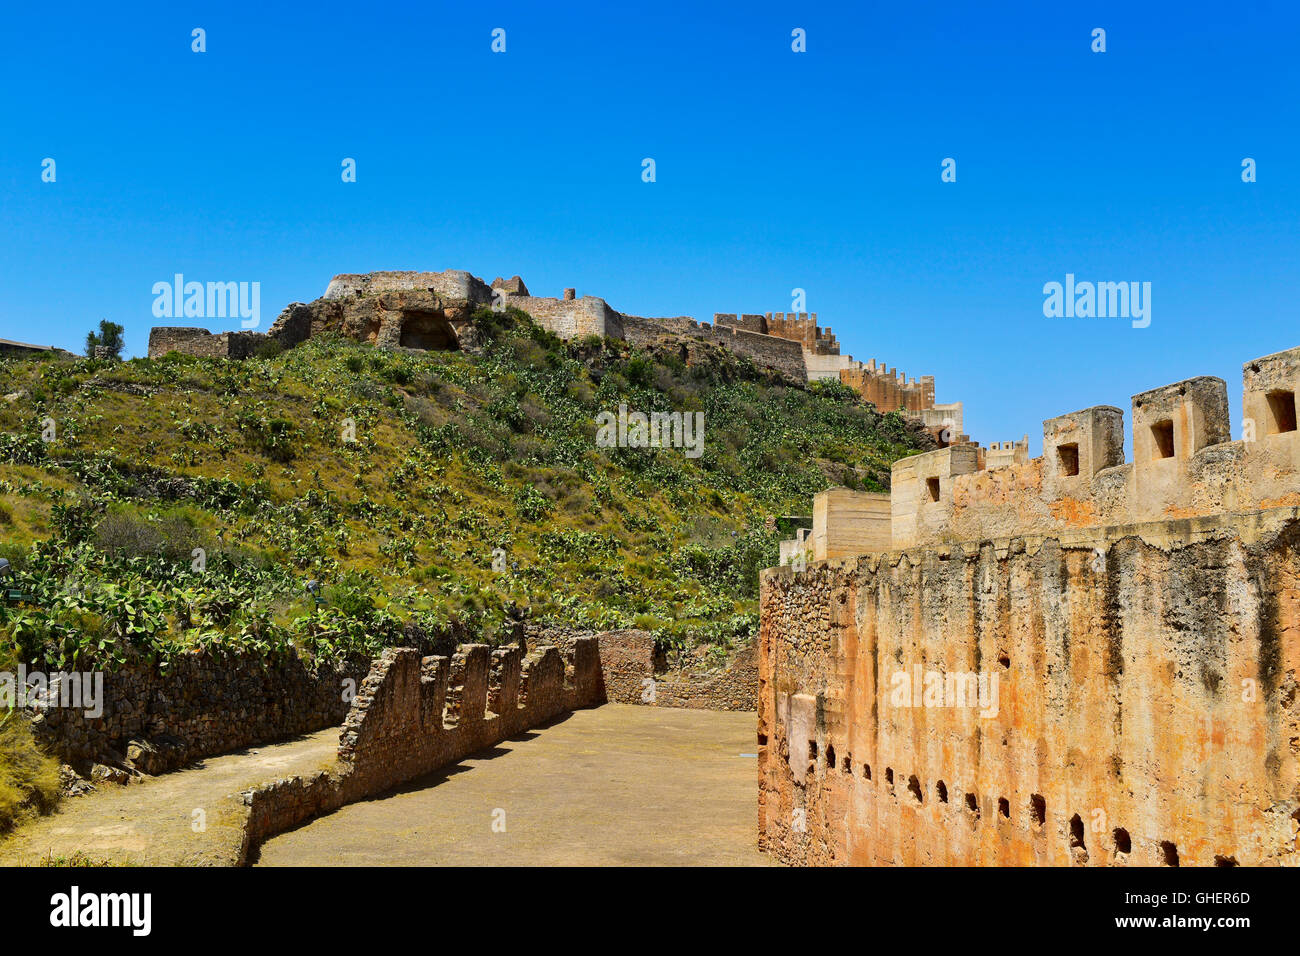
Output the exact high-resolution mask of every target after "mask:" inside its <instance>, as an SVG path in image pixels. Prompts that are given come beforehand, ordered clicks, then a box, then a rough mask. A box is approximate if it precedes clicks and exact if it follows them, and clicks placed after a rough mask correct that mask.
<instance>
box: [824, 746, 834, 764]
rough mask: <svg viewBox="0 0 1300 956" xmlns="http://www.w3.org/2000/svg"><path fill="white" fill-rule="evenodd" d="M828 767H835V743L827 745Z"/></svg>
mask: <svg viewBox="0 0 1300 956" xmlns="http://www.w3.org/2000/svg"><path fill="white" fill-rule="evenodd" d="M826 769H827V770H834V769H835V745H834V744H827V745H826Z"/></svg>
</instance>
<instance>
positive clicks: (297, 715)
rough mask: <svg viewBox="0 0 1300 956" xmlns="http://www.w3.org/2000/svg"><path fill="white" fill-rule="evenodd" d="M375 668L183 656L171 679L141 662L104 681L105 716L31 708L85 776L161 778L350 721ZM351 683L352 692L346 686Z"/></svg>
mask: <svg viewBox="0 0 1300 956" xmlns="http://www.w3.org/2000/svg"><path fill="white" fill-rule="evenodd" d="M368 666H369V662H368V661H353V662H350V663H348V664H342V665H339V666H337V667H330V668H324V667H322V668H319V669H316V670H313V669H311V668H309V667H308V666H307V664H306V663H305V662H303V661H302V660H300V659H299V658H298V657H297V656H291V657H289V658H287V659H285V660H283V661H279V662H275V663H267V662H266V661H264V660H262V659H260V658H253V657H245V656H240V657H232V656H221V657H214V656H213V655H211V654H209V653H207V652H196V653H189V654H181V655H179V656H177V657H175V658H173V659H172V660H171V662H170V663H169V664H168V666H167V668H166V669H165V670H164V669H162V668H160V667H159V666H158V665H157V664H155V663H149V662H138V663H132V664H128V665H126V666H124V667H121V668H119V669H117V670H114V671H109V672H105V673H103V675H102V677H103V701H102V708H103V713H102V714H101V715H100V716H98V717H90V716H87V713H86V710H85V709H83V708H73V707H51V706H46V705H44V704H42V703H38V704H34V705H29V706H28V707H27V712H28V713H29V714H30V715H31V720H32V727H33V730H34V731H35V732H36V735H37V738H38V739H39V740H40V741H41V742H42V743H43V744H44V746H45V747H46V749H47V750H49V751H50V752H51V753H53V754H54V755H56V756H57V757H58V758H59V759H60V760H62V761H63V762H64V763H67V764H71V765H72V766H73V767H75V768H77V769H78V770H79V771H83V770H89V767H90V765H93V764H95V763H102V764H107V765H110V766H116V767H123V768H126V769H130V770H137V771H140V772H142V773H148V774H157V773H163V772H165V771H168V770H174V769H176V768H177V767H181V766H184V765H185V764H187V763H190V762H192V761H194V760H198V759H199V758H202V757H210V756H213V755H215V754H221V753H228V752H229V751H232V750H238V749H240V748H241V747H248V746H253V745H256V744H262V743H268V742H270V741H273V740H280V739H283V738H285V737H291V736H294V735H295V734H304V733H311V732H313V731H317V730H320V729H322V728H324V727H329V726H331V725H336V724H339V723H341V722H342V721H343V718H344V717H345V716H346V715H347V713H348V699H347V695H345V693H344V691H345V689H346V688H348V687H355V686H356V684H357V683H359V682H360V680H361V679H362V678H363V677H364V676H365V674H366V670H367V668H368ZM348 680H351V682H352V683H351V684H350V685H349V684H345V682H346V681H348Z"/></svg>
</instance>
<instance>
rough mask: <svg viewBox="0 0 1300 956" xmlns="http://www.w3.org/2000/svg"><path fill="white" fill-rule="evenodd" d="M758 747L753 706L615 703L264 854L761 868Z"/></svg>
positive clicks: (298, 861)
mask: <svg viewBox="0 0 1300 956" xmlns="http://www.w3.org/2000/svg"><path fill="white" fill-rule="evenodd" d="M754 749H755V742H754V715H753V714H744V713H719V712H716V711H702V710H671V709H667V708H650V707H634V706H630V705H626V704H606V705H605V706H603V707H598V708H595V709H592V710H581V711H577V712H575V713H573V714H571V715H569V716H568V717H566V718H564V719H562V720H560V721H558V722H556V723H554V724H552V725H550V726H548V727H543V728H539V729H536V730H533V731H530V732H529V733H527V734H525V735H523V736H521V737H519V738H516V739H514V740H509V741H504V742H502V743H501V744H499V745H497V746H496V747H495V748H493V749H492V750H489V751H486V752H484V753H482V754H478V755H475V756H474V757H470V758H468V759H466V760H463V761H461V762H460V763H459V764H455V765H453V766H451V767H447V768H444V769H443V770H442V771H440V772H438V773H436V774H433V775H431V776H429V777H426V778H424V779H421V780H418V781H415V782H413V783H411V784H409V785H407V786H406V787H404V788H402V789H401V790H399V791H397V792H396V793H392V794H389V795H386V796H384V797H380V798H377V799H373V800H367V801H364V802H362V803H356V804H352V805H351V806H347V807H344V808H343V809H341V810H339V811H338V812H336V813H333V814H331V815H329V816H326V817H322V818H321V819H319V820H316V821H314V822H312V823H309V824H307V825H306V826H303V827H301V828H299V829H297V830H294V831H291V832H289V833H286V834H283V835H281V836H279V837H276V838H274V839H272V840H270V841H269V842H267V843H266V845H265V846H263V848H262V852H261V858H260V861H259V863H260V864H261V865H272V866H328V865H332V864H333V865H338V864H343V865H359V866H375V865H385V864H392V865H459V866H463V865H508V866H528V865H579V866H589V865H651V866H653V865H710V864H716V865H759V866H761V865H764V864H767V863H769V862H770V861H769V859H768V858H767V857H766V856H764V855H763V854H760V853H759V852H758V851H757V850H756V849H755V845H756V842H757V836H758V835H757V819H758V808H757V773H758V770H757V762H756V758H755V754H754ZM503 823H504V832H502V829H501V827H502V824H503ZM494 824H495V826H494Z"/></svg>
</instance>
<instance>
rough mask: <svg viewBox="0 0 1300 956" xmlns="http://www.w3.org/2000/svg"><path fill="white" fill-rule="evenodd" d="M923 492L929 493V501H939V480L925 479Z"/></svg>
mask: <svg viewBox="0 0 1300 956" xmlns="http://www.w3.org/2000/svg"><path fill="white" fill-rule="evenodd" d="M925 490H926V491H928V492H929V493H930V500H931V501H938V500H939V479H938V478H927V479H925Z"/></svg>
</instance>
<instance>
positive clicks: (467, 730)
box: [240, 638, 602, 862]
mask: <svg viewBox="0 0 1300 956" xmlns="http://www.w3.org/2000/svg"><path fill="white" fill-rule="evenodd" d="M566 658H567V659H566ZM601 700H602V696H601V686H600V660H599V646H598V642H597V641H596V640H594V639H592V638H581V639H577V640H575V641H574V642H573V643H572V645H571V646H570V647H569V649H568V650H567V652H566V653H565V654H563V655H562V654H561V652H560V650H559V649H558V648H556V647H540V648H537V649H536V650H535V651H533V652H531V653H529V654H528V655H527V656H524V655H523V653H522V651H521V650H519V649H518V648H505V649H499V650H495V651H493V650H489V648H488V647H487V646H486V645H482V644H462V645H461V646H460V648H459V649H458V650H457V652H456V653H455V654H454V655H453V656H452V657H450V658H447V657H438V656H433V657H424V658H421V657H420V655H419V653H418V652H417V651H414V650H411V649H410V648H390V649H388V650H386V651H384V653H383V654H382V656H380V657H379V658H378V659H377V660H376V661H375V662H374V664H373V666H372V667H371V669H370V673H369V674H368V675H367V676H366V678H365V680H364V681H363V682H362V683H361V686H360V688H359V690H358V693H357V696H356V698H355V699H354V700H353V701H352V706H351V709H350V710H349V711H348V715H347V719H346V721H345V722H344V724H343V729H342V731H341V732H340V735H339V749H338V758H337V760H336V762H335V764H334V765H333V766H332V767H330V768H327V769H322V770H321V771H319V772H317V773H315V774H311V775H308V776H306V777H303V776H295V777H290V778H287V779H283V780H278V781H275V782H273V783H268V784H265V785H263V786H260V787H255V788H253V789H251V790H248V791H246V792H245V793H244V794H243V795H242V799H243V803H244V805H245V807H247V811H248V819H247V823H246V824H245V828H246V829H245V840H244V847H243V849H242V851H241V854H240V858H241V862H247V861H248V860H249V859H250V858H251V857H252V855H253V854H255V853H256V850H257V847H259V846H260V845H261V843H262V842H263V841H265V840H266V839H268V838H270V837H271V836H274V835H275V834H277V833H282V832H283V831H285V830H287V829H289V828H291V827H294V826H297V825H298V824H300V823H303V822H305V821H307V820H309V819H312V818H313V817H316V816H319V815H321V814H323V813H329V812H331V811H333V810H336V809H338V808H339V807H341V806H344V805H345V804H348V803H354V802H356V801H357V800H362V799H364V798H366V797H369V796H373V795H375V794H378V793H383V792H385V791H387V790H391V789H392V788H394V787H396V786H398V785H400V784H403V783H406V782H407V781H410V780H413V779H415V778H417V777H420V776H423V775H424V774H427V773H430V772H432V771H434V770H437V769H438V768H439V767H443V766H446V765H447V764H450V763H454V762H455V761H457V760H460V759H462V758H464V757H466V756H468V755H470V754H472V753H475V752H477V751H480V750H483V749H484V748H486V747H490V746H491V745H493V744H495V743H498V742H500V741H502V740H506V739H508V738H510V737H514V736H516V735H518V734H519V733H521V732H522V731H524V730H527V729H528V728H530V727H536V726H538V725H540V724H544V723H546V722H547V721H549V720H552V719H554V718H555V717H558V716H560V715H561V714H563V713H567V712H568V711H571V710H575V709H578V708H582V707H590V706H593V705H595V704H598V703H600V702H601Z"/></svg>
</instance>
